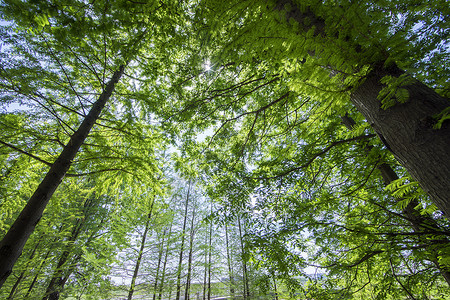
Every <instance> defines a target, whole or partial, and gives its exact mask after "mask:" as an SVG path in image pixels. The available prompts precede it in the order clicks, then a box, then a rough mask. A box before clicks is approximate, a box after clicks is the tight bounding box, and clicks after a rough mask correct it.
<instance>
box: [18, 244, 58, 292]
mask: <svg viewBox="0 0 450 300" xmlns="http://www.w3.org/2000/svg"><path fill="white" fill-rule="evenodd" d="M51 252H52V251H51V250H49V251H47V253H46V254H45V256H44V259H43V260H42V262H41V264H40V265H39V269H38V271H37V272H36V275H35V276H34V278H33V281H32V282H31V284H30V286H29V287H28V290H27V293H26V294H25V297H24V299H29V296H30V293H31V291H32V290H33V288H34V285H35V284H36V281H37V279H38V276H39V274H41V270H42V268H43V267H44V265H45V263H46V261H47V258H48V256H49V255H50V253H51Z"/></svg>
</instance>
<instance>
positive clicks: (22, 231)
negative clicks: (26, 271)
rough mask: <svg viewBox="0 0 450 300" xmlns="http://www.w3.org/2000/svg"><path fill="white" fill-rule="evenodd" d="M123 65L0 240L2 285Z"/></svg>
mask: <svg viewBox="0 0 450 300" xmlns="http://www.w3.org/2000/svg"><path fill="white" fill-rule="evenodd" d="M124 68H125V67H124V66H120V68H119V70H118V71H116V72H114V74H113V76H112V78H111V80H110V81H109V82H108V84H107V85H106V87H105V90H104V91H103V93H102V94H101V95H100V97H99V98H98V100H97V101H96V102H95V103H94V105H93V106H92V108H91V110H90V111H89V114H88V115H87V116H86V117H85V119H84V120H83V122H82V123H81V125H80V127H79V128H78V130H77V131H76V132H75V133H74V134H73V135H72V136H71V137H70V141H69V142H68V143H67V145H66V146H65V147H64V149H63V151H62V152H61V154H60V155H59V157H58V158H57V159H56V161H55V162H54V163H53V165H52V166H51V168H50V170H49V171H48V173H47V175H46V176H45V177H44V179H43V180H42V182H41V183H40V184H39V186H38V188H37V189H36V191H35V192H34V194H33V195H32V196H31V198H30V199H29V200H28V203H27V204H26V206H25V207H24V209H23V210H22V212H21V213H20V215H19V216H18V217H17V219H16V221H15V222H14V224H13V225H12V226H11V228H10V229H9V230H8V232H7V233H6V235H5V237H4V238H3V240H2V241H1V242H0V287H1V286H2V285H3V283H4V282H5V281H6V279H7V278H8V276H9V274H11V272H12V268H13V266H14V264H15V263H16V261H17V259H18V258H19V256H20V254H21V253H22V250H23V247H24V246H25V243H26V241H27V240H28V238H29V236H30V235H31V233H32V232H33V231H34V228H35V227H36V225H37V223H38V222H39V220H40V219H41V216H42V213H43V212H44V209H45V207H46V206H47V203H48V201H49V200H50V198H51V196H52V195H53V193H54V192H55V190H56V188H57V187H58V186H59V184H60V183H61V181H62V180H63V178H64V176H65V174H66V173H67V171H68V170H69V168H70V165H71V164H72V161H73V159H74V158H75V155H76V154H77V152H78V150H79V149H80V147H81V145H82V144H83V143H84V141H85V140H86V138H87V136H88V134H89V132H90V131H91V128H92V127H93V126H94V124H95V122H96V120H97V119H98V117H99V116H100V113H101V111H102V109H103V108H104V106H105V104H106V102H107V101H108V100H109V98H110V97H111V95H112V93H113V91H114V87H115V85H116V83H117V82H118V81H119V79H120V77H121V76H122V74H123V71H124Z"/></svg>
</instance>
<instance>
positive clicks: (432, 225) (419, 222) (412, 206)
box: [341, 115, 450, 285]
mask: <svg viewBox="0 0 450 300" xmlns="http://www.w3.org/2000/svg"><path fill="white" fill-rule="evenodd" d="M341 119H342V123H344V125H345V126H346V127H347V129H349V130H352V128H353V127H354V126H355V125H356V123H355V121H354V120H353V119H352V118H350V117H349V116H348V115H345V116H342V117H341ZM371 149H372V146H370V145H367V146H366V150H367V151H368V152H369V151H370V150H371ZM377 169H378V170H379V171H380V173H381V176H382V177H383V182H384V184H385V185H389V184H390V183H391V182H393V181H394V180H397V179H398V175H397V173H396V172H395V171H394V170H393V169H392V168H391V166H390V165H388V164H387V163H385V162H382V163H380V164H379V165H377ZM401 200H403V199H396V201H401ZM418 205H419V202H418V201H417V199H412V200H411V201H410V202H409V203H408V205H407V206H406V207H405V208H404V210H403V215H404V216H405V217H406V219H407V220H408V221H409V222H410V224H411V226H412V228H413V230H414V232H422V231H424V230H428V229H432V230H436V231H437V232H439V231H441V230H440V228H439V226H438V225H437V224H436V222H435V220H433V219H432V218H431V217H430V216H428V215H422V214H421V213H420V211H418V210H417V209H416V207H417V206H418ZM419 237H420V236H419ZM443 239H445V240H447V238H446V237H443ZM430 254H431V256H432V257H431V259H430V260H431V261H432V262H433V263H434V264H435V265H436V267H437V269H438V270H439V272H440V273H441V274H442V276H443V277H444V279H445V281H446V282H447V284H449V285H450V272H449V270H448V269H447V268H445V266H442V265H440V264H439V262H438V254H437V252H436V251H435V250H432V251H430Z"/></svg>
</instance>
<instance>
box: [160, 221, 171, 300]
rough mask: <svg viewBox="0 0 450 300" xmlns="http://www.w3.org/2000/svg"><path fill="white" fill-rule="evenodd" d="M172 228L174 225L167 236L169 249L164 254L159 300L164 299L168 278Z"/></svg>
mask: <svg viewBox="0 0 450 300" xmlns="http://www.w3.org/2000/svg"><path fill="white" fill-rule="evenodd" d="M172 226H173V223H170V227H169V234H168V235H167V248H166V253H165V254H164V263H163V268H162V274H161V284H160V285H159V295H158V300H161V299H162V294H163V288H164V282H165V281H164V279H165V277H166V266H167V258H168V256H169V251H170V244H171V240H170V239H171V238H170V236H171V235H172Z"/></svg>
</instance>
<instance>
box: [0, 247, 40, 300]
mask: <svg viewBox="0 0 450 300" xmlns="http://www.w3.org/2000/svg"><path fill="white" fill-rule="evenodd" d="M41 241H42V239H39V241H38V242H37V243H36V245H35V246H34V248H33V251H32V252H31V254H30V257H29V258H28V261H27V264H26V265H25V270H23V271H22V273H20V275H19V277H18V278H17V280H16V282H15V283H14V285H13V287H12V288H11V292H9V295H8V298H6V299H8V300H10V299H13V298H14V294H15V292H16V289H17V287H18V286H19V284H20V282H21V281H22V279H23V278H24V277H25V274H26V272H27V271H28V268H29V266H30V263H31V261H32V259H33V257H34V254H35V253H36V250H37V249H38V248H39V244H40V243H41Z"/></svg>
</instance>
